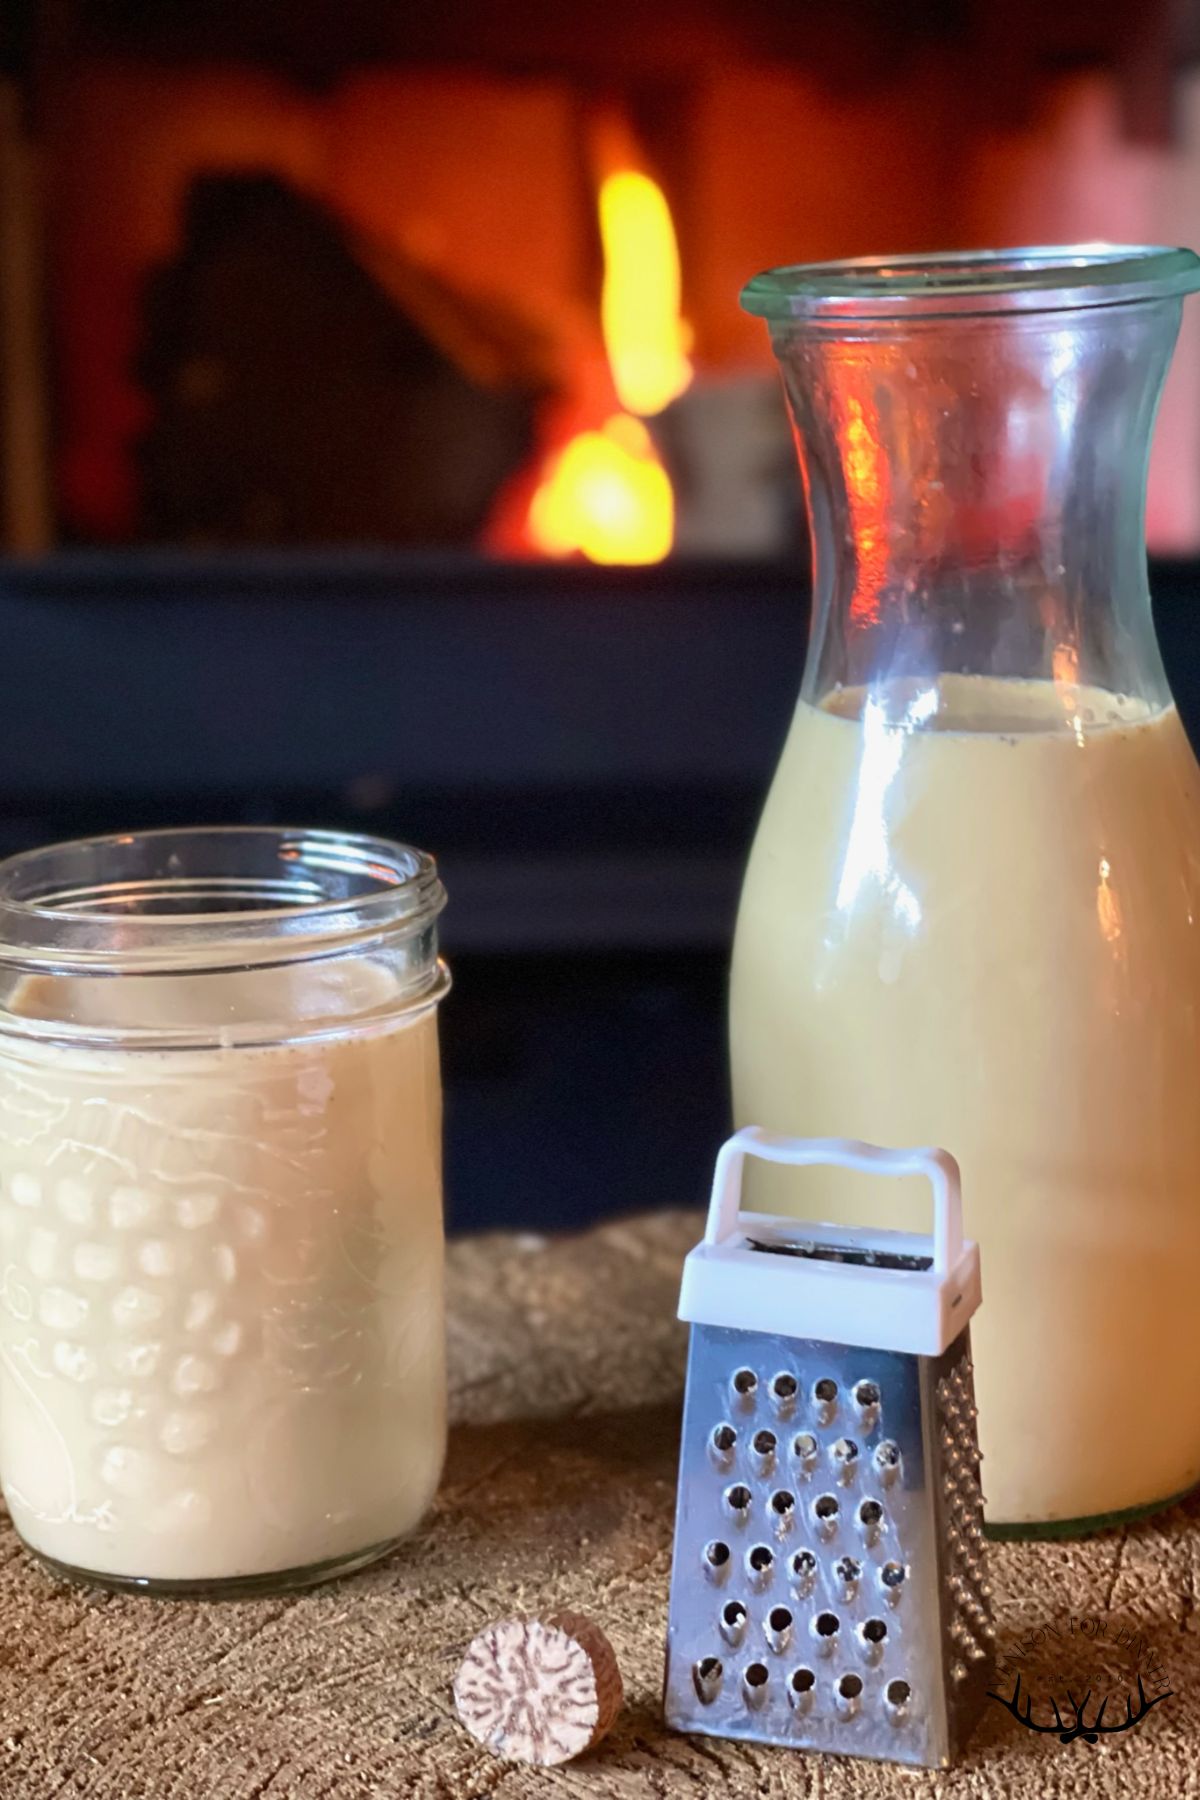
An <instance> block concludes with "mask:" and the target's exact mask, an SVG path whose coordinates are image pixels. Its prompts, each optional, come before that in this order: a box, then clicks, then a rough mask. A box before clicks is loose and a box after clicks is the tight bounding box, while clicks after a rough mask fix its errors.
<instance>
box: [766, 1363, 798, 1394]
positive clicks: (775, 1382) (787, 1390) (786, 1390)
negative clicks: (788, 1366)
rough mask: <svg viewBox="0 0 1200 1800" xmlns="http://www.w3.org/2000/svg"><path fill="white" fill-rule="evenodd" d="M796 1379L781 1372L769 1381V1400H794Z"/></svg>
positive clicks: (784, 1371) (783, 1371) (785, 1372)
mask: <svg viewBox="0 0 1200 1800" xmlns="http://www.w3.org/2000/svg"><path fill="white" fill-rule="evenodd" d="M796 1386H797V1383H796V1377H795V1376H794V1375H789V1374H788V1373H787V1371H786V1370H781V1371H780V1373H779V1374H778V1375H775V1376H773V1377H772V1380H771V1398H772V1399H773V1400H794V1399H795V1398H796Z"/></svg>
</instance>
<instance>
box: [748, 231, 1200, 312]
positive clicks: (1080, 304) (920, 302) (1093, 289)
mask: <svg viewBox="0 0 1200 1800" xmlns="http://www.w3.org/2000/svg"><path fill="white" fill-rule="evenodd" d="M1198 289H1200V256H1197V255H1196V253H1195V252H1194V251H1192V250H1185V249H1182V248H1174V247H1172V246H1170V245H1162V244H1104V243H1094V244H1047V245H1032V246H1027V247H1024V248H1020V249H1012V250H951V251H945V252H941V251H938V252H932V253H929V254H923V255H905V256H861V257H850V258H847V259H845V260H843V261H838V262H820V263H795V264H793V265H790V266H787V267H783V268H778V269H767V270H765V271H764V272H763V273H762V274H761V275H756V276H755V277H754V278H753V280H752V281H749V282H747V284H746V286H745V287H744V288H743V289H742V295H741V300H742V305H743V307H744V308H745V310H746V311H747V312H749V313H754V314H755V315H756V316H757V317H759V318H762V319H768V320H771V321H772V322H779V321H784V320H789V319H793V320H812V321H820V320H823V319H829V320H836V321H838V322H839V323H841V322H844V321H846V320H852V319H907V318H919V317H922V316H924V315H927V314H929V315H941V316H945V315H946V314H958V315H969V314H972V313H987V312H1009V311H1019V312H1060V311H1075V310H1079V309H1082V308H1085V307H1093V306H1121V305H1127V304H1129V303H1130V302H1135V301H1144V300H1164V299H1173V298H1176V297H1178V296H1181V295H1183V294H1191V293H1195V292H1196V291H1197V290H1198Z"/></svg>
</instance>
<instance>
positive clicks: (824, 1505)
mask: <svg viewBox="0 0 1200 1800" xmlns="http://www.w3.org/2000/svg"><path fill="white" fill-rule="evenodd" d="M867 1504H868V1503H867V1502H866V1501H864V1502H863V1505H864V1506H865V1505H867ZM813 1511H814V1512H815V1513H816V1515H817V1517H818V1519H836V1518H837V1516H838V1503H837V1501H836V1500H835V1498H834V1496H833V1495H832V1494H822V1495H821V1497H820V1499H819V1500H818V1501H817V1502H816V1503H815V1505H814V1506H813ZM862 1515H863V1507H862V1506H860V1507H859V1509H858V1516H859V1518H860V1519H861V1518H862Z"/></svg>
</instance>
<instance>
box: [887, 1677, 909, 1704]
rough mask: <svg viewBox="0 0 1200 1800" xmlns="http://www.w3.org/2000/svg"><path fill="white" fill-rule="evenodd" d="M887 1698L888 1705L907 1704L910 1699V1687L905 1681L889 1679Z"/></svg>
mask: <svg viewBox="0 0 1200 1800" xmlns="http://www.w3.org/2000/svg"><path fill="white" fill-rule="evenodd" d="M887 1699H888V1705H889V1706H907V1705H908V1703H909V1701H910V1700H911V1699H912V1689H911V1688H910V1687H909V1685H908V1683H907V1681H889V1682H888V1684H887Z"/></svg>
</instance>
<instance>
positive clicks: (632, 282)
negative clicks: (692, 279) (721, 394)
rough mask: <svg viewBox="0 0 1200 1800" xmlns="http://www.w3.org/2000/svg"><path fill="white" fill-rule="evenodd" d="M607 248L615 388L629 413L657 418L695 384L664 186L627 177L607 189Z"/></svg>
mask: <svg viewBox="0 0 1200 1800" xmlns="http://www.w3.org/2000/svg"><path fill="white" fill-rule="evenodd" d="M600 241H601V243H602V244H603V245H604V289H603V295H602V298H601V302H600V322H601V325H602V327H603V330H604V348H605V350H606V351H607V352H608V363H609V367H610V368H611V370H612V378H613V386H614V387H615V388H616V390H617V399H618V400H619V401H620V402H621V405H622V406H623V407H624V408H625V410H626V412H631V413H638V414H639V415H640V416H641V417H642V418H643V419H647V418H651V417H653V415H654V414H655V413H660V412H661V411H662V410H663V407H664V406H669V405H670V403H671V401H672V400H675V399H677V398H678V397H679V395H680V394H682V393H683V391H684V389H685V388H686V387H687V385H688V383H689V382H690V381H691V379H692V366H691V364H690V363H689V362H688V359H687V355H686V353H685V351H686V343H687V332H686V330H685V328H684V324H683V320H682V318H681V317H680V312H679V301H680V273H679V250H678V246H677V245H676V242H675V231H674V228H673V226H672V224H671V211H670V208H669V207H668V205H667V197H666V195H665V194H664V193H663V191H662V189H661V188H660V187H659V186H658V184H657V182H654V181H651V179H650V177H649V176H648V175H639V174H637V173H636V172H635V171H634V170H632V169H622V170H621V171H620V172H619V173H618V174H616V175H610V176H609V177H608V178H607V180H606V181H604V182H603V183H602V184H601V188H600Z"/></svg>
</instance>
